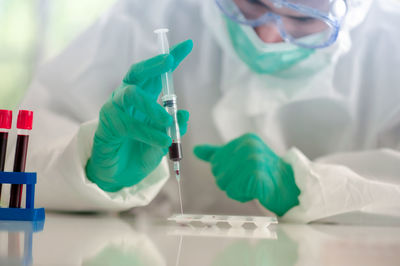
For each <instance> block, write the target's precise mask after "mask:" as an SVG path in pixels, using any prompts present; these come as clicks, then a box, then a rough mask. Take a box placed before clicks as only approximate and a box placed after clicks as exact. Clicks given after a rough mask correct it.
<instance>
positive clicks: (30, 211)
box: [0, 172, 45, 221]
mask: <svg viewBox="0 0 400 266" xmlns="http://www.w3.org/2000/svg"><path fill="white" fill-rule="evenodd" d="M0 184H17V185H26V200H25V202H26V203H25V208H0V220H11V221H43V220H44V219H45V213H44V208H38V209H35V207H34V206H35V185H36V173H27V172H26V173H25V172H0Z"/></svg>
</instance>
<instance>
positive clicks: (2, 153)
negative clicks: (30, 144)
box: [0, 110, 12, 200]
mask: <svg viewBox="0 0 400 266" xmlns="http://www.w3.org/2000/svg"><path fill="white" fill-rule="evenodd" d="M11 122H12V111H10V110H0V171H1V172H4V165H5V162H6V153H7V141H8V131H9V130H10V128H11ZM1 189H2V184H1V183H0V200H1Z"/></svg>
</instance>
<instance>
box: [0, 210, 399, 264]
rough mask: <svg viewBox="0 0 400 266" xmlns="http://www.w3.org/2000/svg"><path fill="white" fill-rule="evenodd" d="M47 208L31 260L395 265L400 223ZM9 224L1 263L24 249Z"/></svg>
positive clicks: (1, 238) (2, 231) (2, 232)
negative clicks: (257, 222)
mask: <svg viewBox="0 0 400 266" xmlns="http://www.w3.org/2000/svg"><path fill="white" fill-rule="evenodd" d="M46 215H47V216H46V221H45V224H44V228H43V231H41V232H36V233H33V241H32V265H193V266H196V265H202V266H203V265H233V266H234V265H400V227H376V226H374V227H371V226H344V225H321V224H313V225H300V224H283V223H280V224H278V225H276V226H273V227H272V228H270V230H269V231H266V230H255V229H254V228H250V229H230V230H229V229H218V228H210V227H208V228H197V229H196V228H189V227H182V226H178V225H175V224H172V223H167V222H166V220H165V219H161V218H149V217H145V216H140V217H136V218H135V217H130V216H123V217H118V216H111V215H77V214H59V213H47V214H46ZM2 223H3V224H2ZM8 224H9V223H8ZM11 231H18V229H7V224H6V223H4V222H0V265H21V263H22V262H21V261H23V259H24V258H25V259H26V255H27V254H28V255H29V249H30V247H29V243H28V244H26V242H25V239H29V236H28V237H27V236H26V235H29V233H23V232H11ZM24 243H25V244H24ZM180 243H181V245H180ZM24 245H26V246H24ZM179 246H180V252H179ZM178 253H180V254H178ZM24 256H25V257H24ZM29 260H30V259H29V258H28V259H27V261H29Z"/></svg>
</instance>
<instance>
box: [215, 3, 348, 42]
mask: <svg viewBox="0 0 400 266" xmlns="http://www.w3.org/2000/svg"><path fill="white" fill-rule="evenodd" d="M215 2H216V3H217V5H218V7H219V8H220V9H221V10H222V12H223V13H224V14H225V15H226V16H227V17H228V18H230V19H232V20H233V21H235V22H238V23H241V24H245V25H248V26H251V27H258V26H261V25H264V24H269V23H274V24H275V25H276V27H277V29H278V31H279V34H280V35H281V37H282V38H283V39H284V40H285V41H286V42H290V43H293V44H296V45H298V46H301V47H305V48H311V49H314V48H323V47H327V46H329V45H331V44H333V43H334V42H335V41H336V39H337V36H338V33H339V29H340V26H341V23H342V21H343V18H344V17H345V16H346V13H347V0H215Z"/></svg>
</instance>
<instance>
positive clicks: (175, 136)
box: [163, 95, 182, 161]
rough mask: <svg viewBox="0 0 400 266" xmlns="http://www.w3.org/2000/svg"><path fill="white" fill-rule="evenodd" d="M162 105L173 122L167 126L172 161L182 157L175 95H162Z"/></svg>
mask: <svg viewBox="0 0 400 266" xmlns="http://www.w3.org/2000/svg"><path fill="white" fill-rule="evenodd" d="M163 105H164V108H165V109H166V110H167V112H168V113H169V114H170V115H171V116H172V118H173V124H172V125H171V126H170V127H169V128H168V132H167V134H168V136H170V137H171V139H172V145H171V146H170V148H169V158H170V159H171V160H172V161H180V160H181V159H182V147H181V135H180V132H179V125H178V117H177V111H178V110H177V105H176V96H175V95H172V96H171V95H168V96H164V97H163Z"/></svg>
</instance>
